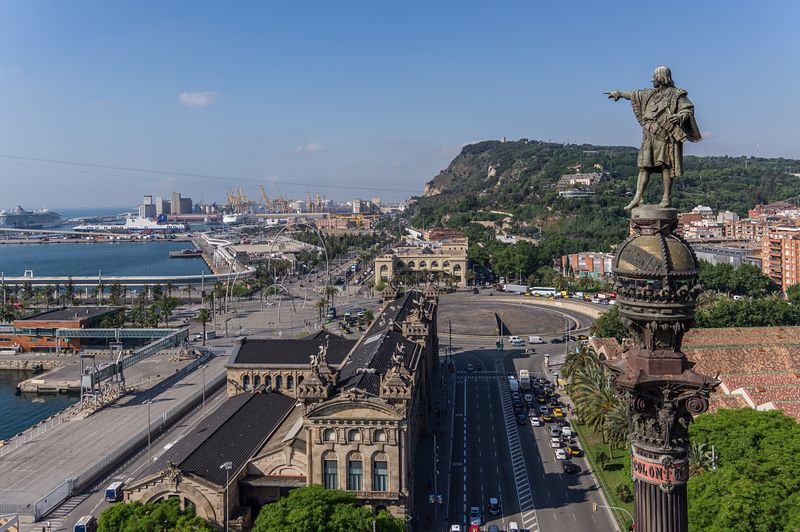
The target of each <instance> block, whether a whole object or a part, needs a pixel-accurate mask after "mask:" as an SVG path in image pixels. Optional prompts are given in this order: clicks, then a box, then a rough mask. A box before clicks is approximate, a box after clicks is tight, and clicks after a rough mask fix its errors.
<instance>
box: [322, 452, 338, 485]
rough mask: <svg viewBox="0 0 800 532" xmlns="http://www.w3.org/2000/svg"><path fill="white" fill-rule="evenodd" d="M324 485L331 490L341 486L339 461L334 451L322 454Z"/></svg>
mask: <svg viewBox="0 0 800 532" xmlns="http://www.w3.org/2000/svg"><path fill="white" fill-rule="evenodd" d="M322 485H323V486H325V487H326V488H328V489H329V490H335V489H338V488H339V461H338V460H337V459H336V455H335V454H334V453H332V452H327V453H325V454H324V455H322Z"/></svg>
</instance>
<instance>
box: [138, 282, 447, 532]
mask: <svg viewBox="0 0 800 532" xmlns="http://www.w3.org/2000/svg"><path fill="white" fill-rule="evenodd" d="M437 307H438V298H437V295H436V293H435V291H432V290H428V291H426V292H424V293H423V292H420V291H411V292H407V293H406V294H404V295H403V296H402V297H401V298H400V299H397V300H388V301H387V302H386V303H385V305H384V307H383V308H382V309H381V311H380V312H379V313H377V314H378V315H377V316H376V318H375V319H374V320H373V322H372V324H371V325H370V327H369V329H368V330H367V331H366V333H365V334H364V336H363V337H362V338H361V339H360V340H358V341H357V342H355V341H350V340H343V339H341V338H340V337H338V336H336V335H333V334H330V333H326V332H322V333H318V334H316V335H313V336H311V337H309V338H307V339H305V340H259V339H241V340H239V341H237V345H236V346H235V348H234V350H233V352H232V353H231V356H230V358H229V361H228V364H227V392H228V396H229V397H228V399H227V401H226V402H225V403H223V404H222V405H221V406H220V407H219V408H218V409H217V410H215V411H214V412H212V413H210V414H209V415H208V416H206V418H205V419H204V421H203V422H202V423H201V425H200V426H198V427H197V428H196V429H194V430H193V431H192V432H191V433H190V434H189V435H187V436H185V437H184V438H182V439H181V440H179V441H178V443H177V444H175V445H174V446H173V447H172V448H170V449H169V450H168V451H167V452H166V453H164V454H163V455H162V456H161V457H159V459H158V460H157V461H156V462H155V463H154V464H153V465H152V466H151V467H150V468H148V469H147V470H145V472H144V473H143V474H142V475H141V476H140V477H139V478H138V479H136V480H134V481H133V482H130V483H128V485H127V487H126V492H125V493H126V495H125V496H126V500H129V501H134V500H138V501H142V502H151V501H156V500H160V499H164V498H169V497H178V498H180V500H181V504H182V505H183V506H184V507H185V506H190V507H193V508H195V510H196V511H197V513H198V515H200V516H201V517H204V518H206V519H209V520H210V521H212V522H214V523H216V524H217V525H218V526H219V525H221V524H222V520H223V516H224V514H225V510H226V508H225V503H224V497H223V493H224V485H225V483H226V477H225V474H224V473H225V471H221V470H220V468H219V466H220V465H221V464H225V463H227V462H230V470H229V472H228V475H229V479H230V484H229V493H230V496H229V499H228V508H227V510H228V511H229V512H230V515H231V525H232V528H234V529H238V528H242V527H247V526H249V525H250V524H251V523H252V522H253V520H254V519H255V517H256V516H257V513H258V511H259V510H260V508H261V507H262V506H263V505H264V504H268V503H270V502H273V501H275V500H278V499H280V498H281V497H283V496H285V495H286V494H287V493H288V492H289V490H291V489H293V488H296V487H301V486H306V485H311V484H319V485H322V486H325V487H328V488H336V489H341V490H346V491H349V492H352V493H353V494H354V495H355V496H356V498H358V499H359V500H360V501H361V502H362V503H364V504H365V505H368V506H369V507H370V508H372V509H373V510H375V511H377V510H380V509H386V510H388V511H389V512H391V513H392V514H393V515H395V516H398V517H404V518H407V517H408V516H409V514H410V512H411V511H412V501H413V498H412V496H411V494H412V492H413V487H414V482H415V480H416V479H415V478H414V469H413V467H412V466H413V463H414V458H415V456H416V453H417V452H418V450H417V445H418V442H419V440H420V434H421V433H423V432H424V431H427V430H428V426H427V420H428V418H429V416H430V414H431V406H430V396H431V388H430V386H431V383H430V374H431V371H432V370H433V364H435V363H437V362H438V341H437V327H436V312H437ZM290 378H291V379H292V385H291V387H289V386H288V382H289V379H290ZM278 379H280V381H279V380H278ZM278 382H280V385H279V384H278Z"/></svg>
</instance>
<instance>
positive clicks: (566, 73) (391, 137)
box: [0, 0, 800, 208]
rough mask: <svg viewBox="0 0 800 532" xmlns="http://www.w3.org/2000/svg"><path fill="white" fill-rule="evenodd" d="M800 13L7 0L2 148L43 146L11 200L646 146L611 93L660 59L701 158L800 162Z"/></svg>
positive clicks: (17, 172)
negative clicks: (499, 145) (464, 152)
mask: <svg viewBox="0 0 800 532" xmlns="http://www.w3.org/2000/svg"><path fill="white" fill-rule="evenodd" d="M797 20H800V3H798V2H789V1H771V2H764V3H756V2H743V1H731V2H724V3H723V2H670V3H668V4H664V3H658V2H624V1H617V2H614V3H602V5H601V3H600V2H574V1H573V2H568V1H564V2H540V1H524V2H522V1H521V2H491V3H490V2H419V3H417V2H410V1H407V2H393V3H389V2H375V1H371V2H347V1H342V2H318V3H315V2H252V3H249V2H198V1H193V2H123V1H119V2H108V1H93V0H83V1H80V2H61V1H43V0H42V1H32V0H6V1H4V2H3V7H2V12H0V124H2V127H0V154H2V155H5V156H13V157H30V158H32V159H33V160H30V159H20V158H12V157H0V207H5V208H7V207H10V206H14V205H16V204H17V203H21V204H23V205H24V206H26V207H28V208H34V207H42V206H49V207H51V208H57V207H62V208H63V207H84V206H91V205H110V206H128V205H135V204H136V203H137V202H138V201H139V199H140V196H141V195H142V194H145V193H152V194H155V195H162V194H163V195H168V194H169V193H170V192H172V191H173V190H175V191H182V192H183V193H184V195H187V196H191V197H192V198H193V199H194V200H195V201H198V200H201V199H203V200H205V201H214V200H216V201H220V200H223V199H224V192H225V190H226V189H227V188H229V187H233V186H243V187H245V189H246V190H247V191H248V192H249V193H250V195H252V196H257V195H258V191H257V184H258V183H259V182H263V183H265V184H266V186H267V189H268V192H269V193H276V186H277V187H279V188H280V189H281V191H282V192H283V193H284V194H285V195H287V196H305V193H306V191H307V190H310V191H311V192H312V194H313V193H314V192H316V191H319V192H320V193H321V194H325V195H327V196H328V197H330V198H334V199H337V200H344V199H351V198H355V197H362V198H369V197H373V196H380V197H382V198H385V199H401V198H403V197H407V196H410V195H412V194H415V193H419V192H421V190H422V187H423V185H424V183H425V182H426V181H428V180H429V179H430V178H432V177H433V176H434V175H435V174H436V173H437V172H439V171H440V170H441V169H443V168H444V167H446V166H447V164H448V163H449V162H450V160H451V159H452V158H453V157H454V156H455V155H456V154H457V153H458V152H459V150H460V148H461V146H463V145H464V144H466V143H469V142H474V141H477V140H484V139H498V138H501V137H502V136H506V137H508V138H510V139H516V138H520V137H527V138H530V139H539V140H553V141H559V142H573V143H583V142H589V143H594V144H610V145H631V146H636V145H638V143H639V140H640V135H641V132H640V129H639V127H638V125H637V124H636V122H635V119H634V117H633V114H632V113H631V110H630V107H629V106H628V105H627V104H626V103H624V102H618V103H616V104H614V103H613V102H611V101H609V100H606V99H605V97H604V96H603V95H602V92H603V91H606V90H613V89H633V88H641V87H645V86H648V85H649V80H650V76H651V73H652V70H653V68H654V67H655V66H657V65H659V64H667V65H668V66H670V67H671V68H672V71H673V76H674V78H675V81H676V84H677V85H678V86H681V87H684V88H686V89H687V90H688V91H689V96H690V98H691V99H692V100H693V101H694V103H695V106H696V109H697V121H698V123H699V125H700V128H701V130H703V131H704V133H705V136H706V138H705V139H704V140H703V141H702V142H701V143H699V144H696V145H690V146H687V149H686V151H687V153H690V154H727V155H742V154H744V155H756V154H758V155H761V156H770V157H772V156H776V157H777V156H781V157H789V158H800V143H798V133H800V103H799V102H798V98H797V97H796V94H797V90H798V89H797V87H798V86H800V73H799V72H800V69H798V66H799V65H798V63H799V62H800V61H799V60H798V57H800V53H798V52H800V44H798V42H800V41H798V38H797V34H796V22H797ZM45 160H51V161H73V162H79V163H91V164H94V165H99V166H103V165H105V166H110V167H126V168H138V169H148V170H155V171H164V172H166V173H164V174H161V173H143V172H132V171H123V170H119V169H113V168H100V167H89V166H70V165H64V164H61V163H54V162H46V161H45ZM171 172H172V173H171ZM178 174H198V175H204V176H210V177H191V176H190V175H178ZM276 183H277V185H276Z"/></svg>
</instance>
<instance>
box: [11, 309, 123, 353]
mask: <svg viewBox="0 0 800 532" xmlns="http://www.w3.org/2000/svg"><path fill="white" fill-rule="evenodd" d="M117 312H119V309H116V308H113V307H61V308H57V309H52V310H47V311H44V312H40V313H38V314H34V315H33V316H29V317H27V318H23V319H19V320H14V321H13V322H12V325H13V327H14V331H13V332H9V333H7V334H6V333H0V349H4V348H5V349H13V350H16V351H20V352H24V353H28V352H32V353H52V352H55V351H73V352H76V353H77V352H78V351H80V350H81V345H82V344H83V343H84V342H87V341H88V340H87V339H81V338H59V337H57V335H56V331H57V330H58V329H87V328H96V327H100V322H101V321H103V319H104V318H106V317H109V316H112V315H114V314H116V313H117Z"/></svg>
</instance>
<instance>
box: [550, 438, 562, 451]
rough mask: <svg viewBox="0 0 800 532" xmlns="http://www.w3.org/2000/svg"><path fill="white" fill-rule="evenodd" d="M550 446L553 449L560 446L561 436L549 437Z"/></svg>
mask: <svg viewBox="0 0 800 532" xmlns="http://www.w3.org/2000/svg"><path fill="white" fill-rule="evenodd" d="M550 447H552V448H553V449H558V448H559V447H561V438H550Z"/></svg>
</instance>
